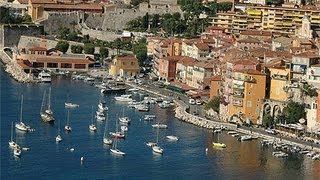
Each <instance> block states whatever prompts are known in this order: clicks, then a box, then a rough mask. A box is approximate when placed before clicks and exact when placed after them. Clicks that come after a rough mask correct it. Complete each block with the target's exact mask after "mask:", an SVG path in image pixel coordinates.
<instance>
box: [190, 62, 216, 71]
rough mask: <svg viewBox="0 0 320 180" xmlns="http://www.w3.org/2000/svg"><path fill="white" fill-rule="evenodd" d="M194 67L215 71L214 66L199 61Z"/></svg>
mask: <svg viewBox="0 0 320 180" xmlns="http://www.w3.org/2000/svg"><path fill="white" fill-rule="evenodd" d="M194 66H196V67H200V68H204V69H213V64H212V63H210V62H205V61H199V62H197V63H195V64H194Z"/></svg>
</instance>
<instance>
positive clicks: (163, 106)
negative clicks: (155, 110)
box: [158, 101, 170, 108]
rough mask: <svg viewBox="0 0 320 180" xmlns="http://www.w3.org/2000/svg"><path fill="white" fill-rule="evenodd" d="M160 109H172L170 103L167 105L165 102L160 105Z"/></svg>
mask: <svg viewBox="0 0 320 180" xmlns="http://www.w3.org/2000/svg"><path fill="white" fill-rule="evenodd" d="M158 105H159V107H160V108H168V107H170V103H167V102H166V101H163V102H162V103H159V104H158Z"/></svg>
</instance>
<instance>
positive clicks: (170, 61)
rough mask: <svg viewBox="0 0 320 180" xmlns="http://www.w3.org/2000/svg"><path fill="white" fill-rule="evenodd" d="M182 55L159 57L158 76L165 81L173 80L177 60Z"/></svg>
mask: <svg viewBox="0 0 320 180" xmlns="http://www.w3.org/2000/svg"><path fill="white" fill-rule="evenodd" d="M181 58H183V56H167V57H163V58H160V59H159V61H158V63H159V77H160V78H161V79H164V80H166V81H173V80H174V79H175V78H176V67H177V62H178V61H179V60H180V59H181Z"/></svg>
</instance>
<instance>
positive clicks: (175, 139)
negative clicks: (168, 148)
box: [166, 135, 179, 141]
mask: <svg viewBox="0 0 320 180" xmlns="http://www.w3.org/2000/svg"><path fill="white" fill-rule="evenodd" d="M166 138H167V139H168V140H172V141H178V140H179V138H178V137H177V136H173V135H170V136H166Z"/></svg>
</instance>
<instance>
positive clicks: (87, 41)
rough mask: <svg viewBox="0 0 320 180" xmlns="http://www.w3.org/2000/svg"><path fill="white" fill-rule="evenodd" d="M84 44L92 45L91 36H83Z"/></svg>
mask: <svg viewBox="0 0 320 180" xmlns="http://www.w3.org/2000/svg"><path fill="white" fill-rule="evenodd" d="M82 42H83V43H90V36H89V34H86V35H84V36H83V39H82Z"/></svg>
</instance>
